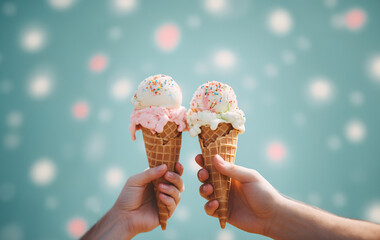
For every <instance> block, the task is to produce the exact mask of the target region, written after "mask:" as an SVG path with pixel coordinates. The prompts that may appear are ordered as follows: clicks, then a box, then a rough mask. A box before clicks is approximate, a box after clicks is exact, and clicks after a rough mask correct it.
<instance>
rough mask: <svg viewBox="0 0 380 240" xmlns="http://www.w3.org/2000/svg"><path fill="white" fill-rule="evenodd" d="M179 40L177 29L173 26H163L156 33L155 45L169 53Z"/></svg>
mask: <svg viewBox="0 0 380 240" xmlns="http://www.w3.org/2000/svg"><path fill="white" fill-rule="evenodd" d="M179 38H180V31H179V28H178V27H177V26H176V25H174V24H165V25H163V26H161V27H159V28H158V30H157V32H156V43H157V45H158V47H159V48H160V49H161V50H163V51H171V50H173V49H174V48H176V47H177V45H178V42H179Z"/></svg>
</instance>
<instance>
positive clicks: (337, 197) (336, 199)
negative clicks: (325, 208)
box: [332, 192, 347, 208]
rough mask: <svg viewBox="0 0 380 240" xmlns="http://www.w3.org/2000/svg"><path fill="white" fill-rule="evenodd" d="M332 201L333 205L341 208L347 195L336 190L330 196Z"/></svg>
mask: <svg viewBox="0 0 380 240" xmlns="http://www.w3.org/2000/svg"><path fill="white" fill-rule="evenodd" d="M332 202H333V204H334V206H336V207H338V208H342V207H344V206H346V203H347V197H346V195H345V194H344V193H342V192H336V193H334V194H333V196H332Z"/></svg>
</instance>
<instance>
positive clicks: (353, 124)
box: [345, 120, 367, 143]
mask: <svg viewBox="0 0 380 240" xmlns="http://www.w3.org/2000/svg"><path fill="white" fill-rule="evenodd" d="M345 133H346V137H347V139H348V140H349V141H350V142H352V143H359V142H362V141H363V140H364V138H365V137H366V133H367V130H366V127H365V125H364V123H363V122H362V121H360V120H351V121H349V122H348V123H347V125H346V128H345Z"/></svg>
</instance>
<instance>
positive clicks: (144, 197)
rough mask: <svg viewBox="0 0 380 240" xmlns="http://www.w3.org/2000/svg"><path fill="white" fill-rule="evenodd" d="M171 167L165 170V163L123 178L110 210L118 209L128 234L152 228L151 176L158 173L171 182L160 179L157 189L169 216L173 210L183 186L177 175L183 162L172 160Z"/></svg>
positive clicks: (154, 224) (155, 213) (156, 219)
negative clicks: (121, 186)
mask: <svg viewBox="0 0 380 240" xmlns="http://www.w3.org/2000/svg"><path fill="white" fill-rule="evenodd" d="M175 171H176V173H174V172H169V171H167V166H166V165H161V166H158V167H155V168H149V169H147V170H145V171H144V172H142V173H140V174H136V175H134V176H132V177H130V178H129V179H128V180H127V183H126V184H125V186H124V188H123V190H122V192H121V193H120V196H119V198H118V199H117V201H116V203H115V205H114V206H113V208H112V211H114V212H119V214H120V215H122V218H121V219H123V221H125V225H126V227H127V231H128V232H129V234H130V235H132V236H134V235H136V234H138V233H142V232H148V231H151V230H153V229H154V228H156V227H157V226H158V225H159V224H160V223H159V217H158V210H157V204H156V197H155V192H154V189H153V188H154V187H153V184H152V183H151V182H152V181H153V180H155V179H158V178H160V177H162V176H164V175H165V176H164V177H165V179H166V180H168V181H169V182H170V183H172V184H173V185H168V184H163V183H160V184H159V185H158V190H159V191H160V194H159V196H158V197H159V198H160V200H161V201H162V202H163V203H164V204H166V206H167V208H168V209H169V217H170V216H171V215H172V214H173V212H174V210H175V208H176V207H177V204H178V203H179V201H180V199H181V197H180V193H181V192H182V191H183V190H184V185H183V181H182V179H181V175H182V173H183V166H182V165H181V164H180V163H178V162H177V163H176V165H175Z"/></svg>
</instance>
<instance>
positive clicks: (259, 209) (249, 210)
mask: <svg viewBox="0 0 380 240" xmlns="http://www.w3.org/2000/svg"><path fill="white" fill-rule="evenodd" d="M195 161H196V162H197V163H198V164H199V165H200V166H201V167H203V166H204V161H203V158H202V155H201V154H199V155H197V156H196V157H195ZM213 161H214V165H215V168H216V169H217V170H218V171H219V172H220V173H221V174H223V175H226V176H228V177H231V178H232V181H231V191H230V196H229V206H228V219H227V222H228V223H230V224H232V225H234V226H235V227H237V228H240V229H242V230H244V231H247V232H251V233H258V234H264V235H265V233H266V232H267V231H268V228H270V226H271V222H272V220H273V219H274V218H275V215H276V212H277V210H278V208H279V206H280V202H281V201H282V200H283V198H284V197H282V196H281V195H280V194H279V193H278V192H277V190H276V189H274V188H273V187H272V185H271V184H270V183H269V182H268V181H266V180H265V179H264V177H262V176H261V175H260V174H259V173H258V172H257V171H255V170H253V169H248V168H244V167H241V166H237V165H233V164H230V163H228V162H225V161H224V160H223V158H222V157H220V156H219V155H215V157H214V159H213ZM208 178H209V173H208V172H207V170H206V169H203V168H202V169H200V170H199V171H198V179H199V181H201V182H202V183H205V182H206V181H207V179H208ZM199 192H200V194H201V196H202V197H204V198H206V199H207V200H210V197H209V196H210V195H211V194H212V193H213V186H212V185H211V184H209V183H205V184H202V185H201V187H200V188H199ZM218 207H219V203H218V201H217V200H212V201H208V202H207V203H206V205H205V211H206V213H207V214H208V215H210V216H213V217H218V216H217V213H216V210H217V209H218Z"/></svg>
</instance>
